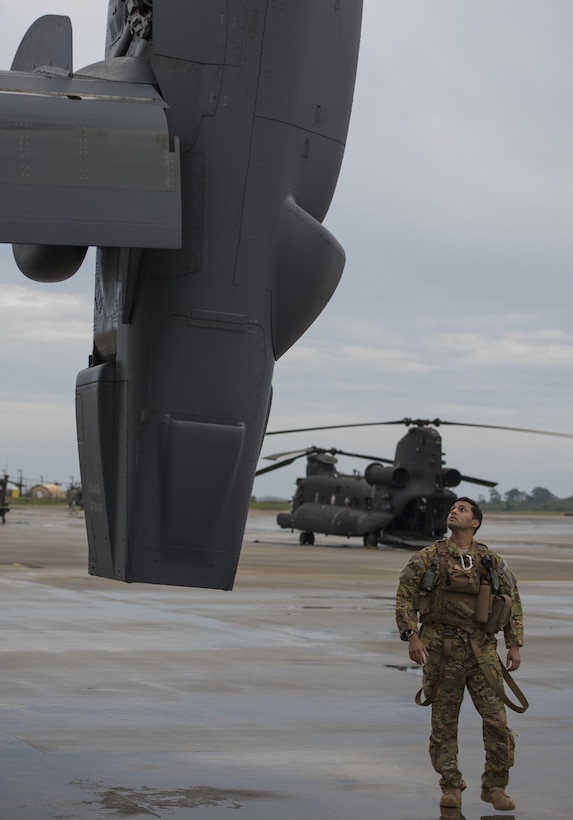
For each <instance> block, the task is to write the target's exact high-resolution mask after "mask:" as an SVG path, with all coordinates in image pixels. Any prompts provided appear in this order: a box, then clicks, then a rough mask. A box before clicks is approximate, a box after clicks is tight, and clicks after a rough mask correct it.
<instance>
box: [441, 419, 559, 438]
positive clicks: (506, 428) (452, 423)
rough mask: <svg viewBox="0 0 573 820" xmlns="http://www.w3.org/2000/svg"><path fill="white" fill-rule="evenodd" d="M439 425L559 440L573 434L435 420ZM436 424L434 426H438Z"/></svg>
mask: <svg viewBox="0 0 573 820" xmlns="http://www.w3.org/2000/svg"><path fill="white" fill-rule="evenodd" d="M436 422H439V424H449V425H455V426H456V427H485V428H487V429H489V430H511V431H513V432H514V433H535V434H536V435H539V436H559V437H561V438H573V433H557V432H555V431H554V430H532V429H530V428H528V427H505V426H503V425H501V424H470V423H469V422H464V421H442V420H440V419H436ZM439 424H437V425H436V426H439Z"/></svg>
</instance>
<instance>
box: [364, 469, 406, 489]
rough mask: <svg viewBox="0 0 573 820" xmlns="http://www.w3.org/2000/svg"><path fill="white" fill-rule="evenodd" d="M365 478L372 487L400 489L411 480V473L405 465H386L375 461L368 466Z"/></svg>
mask: <svg viewBox="0 0 573 820" xmlns="http://www.w3.org/2000/svg"><path fill="white" fill-rule="evenodd" d="M364 478H365V479H366V481H367V482H368V484H370V486H372V487H395V488H396V489H399V490H400V489H402V488H403V487H405V486H406V485H407V484H408V482H409V481H410V473H409V472H408V470H406V468H405V467H384V466H383V465H382V464H378V462H374V463H373V464H369V465H368V467H367V468H366V471H365V473H364Z"/></svg>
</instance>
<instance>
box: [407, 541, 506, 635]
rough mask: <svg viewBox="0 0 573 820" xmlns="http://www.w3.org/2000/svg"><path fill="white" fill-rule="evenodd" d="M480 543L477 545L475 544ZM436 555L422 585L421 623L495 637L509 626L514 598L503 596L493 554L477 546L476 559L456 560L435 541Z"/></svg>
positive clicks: (470, 557)
mask: <svg viewBox="0 0 573 820" xmlns="http://www.w3.org/2000/svg"><path fill="white" fill-rule="evenodd" d="M476 543H477V542H476ZM435 547H436V553H435V555H434V557H433V558H432V562H431V563H430V567H429V568H428V570H427V571H426V572H425V573H424V576H423V577H422V581H421V584H420V591H419V605H418V611H419V613H420V621H421V622H422V623H423V624H432V623H433V624H444V625H447V626H457V627H461V628H462V629H466V630H468V631H470V632H471V631H473V630H474V629H481V630H483V631H484V632H487V633H488V634H490V635H491V634H495V633H496V632H498V631H499V630H500V629H503V628H504V627H505V626H506V625H507V623H508V622H509V618H510V615H511V598H510V597H509V596H508V595H500V592H499V579H498V576H497V572H496V569H495V567H494V566H493V562H492V560H491V557H490V552H489V550H488V548H487V546H486V545H485V544H480V543H477V552H478V557H477V559H476V558H474V557H473V556H471V555H467V556H459V555H458V556H454V555H451V554H450V552H449V551H448V549H447V542H446V541H445V540H441V541H436V543H435Z"/></svg>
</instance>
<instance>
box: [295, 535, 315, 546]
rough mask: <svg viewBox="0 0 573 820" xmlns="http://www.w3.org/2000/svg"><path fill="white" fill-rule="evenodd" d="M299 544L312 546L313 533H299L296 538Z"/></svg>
mask: <svg viewBox="0 0 573 820" xmlns="http://www.w3.org/2000/svg"><path fill="white" fill-rule="evenodd" d="M298 542H299V544H310V545H312V544H314V533H313V532H301V534H300V535H299V537H298Z"/></svg>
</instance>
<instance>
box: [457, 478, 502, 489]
mask: <svg viewBox="0 0 573 820" xmlns="http://www.w3.org/2000/svg"><path fill="white" fill-rule="evenodd" d="M460 478H461V480H462V481H467V482H468V484H479V485H480V486H481V487H497V484H498V482H497V481H486V479H485V478H472V476H471V475H463V476H460Z"/></svg>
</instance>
